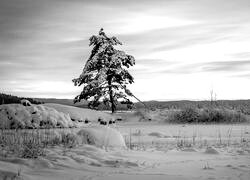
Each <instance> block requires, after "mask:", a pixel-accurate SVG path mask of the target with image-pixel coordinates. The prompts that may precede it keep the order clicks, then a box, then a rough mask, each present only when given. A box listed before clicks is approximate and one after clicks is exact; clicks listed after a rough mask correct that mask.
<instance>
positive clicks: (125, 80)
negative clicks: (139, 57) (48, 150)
mask: <svg viewBox="0 0 250 180" xmlns="http://www.w3.org/2000/svg"><path fill="white" fill-rule="evenodd" d="M89 40H90V44H89V45H90V46H93V50H92V51H91V54H90V57H89V59H88V60H87V62H86V64H85V66H84V68H83V71H82V74H81V75H80V76H79V78H76V79H73V80H72V81H73V82H74V84H75V86H81V85H83V90H82V92H81V93H80V95H78V96H76V97H75V99H74V102H80V101H81V100H82V99H84V100H87V101H89V104H88V106H89V107H90V108H97V107H98V106H99V105H100V104H101V103H102V102H103V103H104V104H105V105H106V106H109V107H110V108H111V111H112V113H114V112H115V110H116V106H117V104H118V102H121V103H122V104H126V105H127V107H128V108H132V105H133V103H132V101H131V100H130V99H129V96H133V94H132V93H131V92H130V91H129V90H128V89H127V87H126V85H127V84H132V83H133V82H134V78H133V77H132V76H131V74H130V73H129V72H128V70H127V68H129V67H130V66H133V65H134V64H135V59H134V57H133V56H131V55H128V54H126V53H125V52H123V51H120V50H117V49H115V48H114V46H116V45H122V43H121V42H120V41H119V40H118V39H117V38H116V37H107V36H106V34H105V33H104V31H103V29H101V30H100V31H99V35H97V36H96V35H93V36H91V37H90V39H89Z"/></svg>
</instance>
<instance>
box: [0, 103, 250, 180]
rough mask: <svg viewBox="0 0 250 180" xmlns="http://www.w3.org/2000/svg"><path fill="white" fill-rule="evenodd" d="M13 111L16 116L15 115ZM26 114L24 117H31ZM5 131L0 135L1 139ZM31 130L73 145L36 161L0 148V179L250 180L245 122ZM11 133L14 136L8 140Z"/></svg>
mask: <svg viewBox="0 0 250 180" xmlns="http://www.w3.org/2000/svg"><path fill="white" fill-rule="evenodd" d="M48 106H50V107H48V111H49V112H55V111H54V110H51V109H50V108H54V107H56V108H55V109H56V110H57V111H58V112H56V113H57V114H58V113H59V114H60V113H61V112H63V113H66V111H68V113H66V115H67V116H68V115H69V116H70V117H71V119H72V116H75V119H78V118H79V116H82V115H81V113H83V112H80V111H82V110H80V109H78V110H77V109H75V108H68V109H67V108H66V107H65V106H59V105H53V104H52V105H48ZM65 108H66V109H65ZM18 109H20V107H19V106H18ZM29 109H31V108H29ZM40 109H42V108H40ZM33 110H34V109H32V111H28V112H33ZM38 110H39V109H38ZM38 110H37V111H36V112H37V113H36V114H38V112H39V113H45V114H46V112H47V111H45V110H47V109H46V108H45V109H42V111H41V110H40V111H38ZM6 112H7V111H4V112H2V115H5V114H6ZM34 112H35V111H34ZM84 112H85V115H87V116H86V117H84V118H82V119H80V120H81V121H82V120H84V119H85V118H91V117H95V118H98V117H99V116H100V115H101V114H96V113H95V114H93V116H92V113H93V112H94V111H88V113H86V112H87V111H85V110H84ZM13 113H14V115H15V111H13ZM30 114H31V115H29V114H27V116H28V117H31V118H32V113H30ZM83 114H84V113H83ZM14 115H13V117H15V116H14ZM44 116H45V115H44ZM107 118H110V117H109V116H107ZM6 122H8V119H6ZM4 132H5V131H1V137H4V136H3V133H4ZM6 132H7V135H10V137H12V139H11V138H10V141H15V139H16V138H17V139H18V137H19V136H22V134H23V133H26V134H28V136H25V137H26V138H29V137H33V136H35V135H36V134H34V130H19V131H15V130H7V131H6ZM35 132H38V133H39V134H45V133H48V132H49V133H50V134H52V135H53V137H56V138H58V139H61V138H62V137H63V136H64V135H65V134H67V137H70V138H71V139H74V140H76V142H77V144H76V145H75V146H72V147H71V146H65V145H63V144H61V145H54V146H47V147H46V148H45V156H39V157H38V158H20V157H18V156H15V154H11V153H9V152H8V151H6V148H5V147H1V152H0V179H23V180H44V179H48V180H49V179H51V180H52V179H53V180H117V179H121V180H126V179H137V180H151V179H156V180H165V179H170V180H186V179H187V180H196V179H197V180H198V179H204V180H213V179H218V180H219V179H227V180H230V179H231V180H235V179H243V180H249V179H250V124H213V125H186V124H183V125H173V124H164V123H160V122H132V121H129V122H118V123H116V124H112V125H108V126H103V125H99V124H98V122H97V120H96V121H95V122H94V120H92V123H91V124H87V125H84V126H81V127H78V128H63V129H62V128H61V129H58V128H56V129H50V130H46V129H41V130H35ZM15 133H19V134H17V135H16V136H12V134H15ZM5 137H6V136H5ZM3 140H4V139H1V142H3Z"/></svg>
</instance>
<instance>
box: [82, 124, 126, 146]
mask: <svg viewBox="0 0 250 180" xmlns="http://www.w3.org/2000/svg"><path fill="white" fill-rule="evenodd" d="M77 135H78V136H80V139H82V140H84V141H85V142H84V143H85V144H90V145H95V146H97V147H105V148H126V145H125V141H124V138H123V136H122V135H121V133H120V132H119V131H117V130H116V129H113V128H110V127H105V126H98V125H96V126H90V127H88V128H83V129H81V130H80V131H79V132H78V133H77Z"/></svg>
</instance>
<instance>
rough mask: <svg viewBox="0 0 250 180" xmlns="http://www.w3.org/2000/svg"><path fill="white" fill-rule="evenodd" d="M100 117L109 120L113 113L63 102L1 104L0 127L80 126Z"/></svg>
mask: <svg viewBox="0 0 250 180" xmlns="http://www.w3.org/2000/svg"><path fill="white" fill-rule="evenodd" d="M98 118H101V119H102V120H104V121H109V120H111V119H112V115H111V114H108V113H104V112H100V111H95V110H90V109H83V108H77V107H73V106H67V105H61V104H49V103H48V104H43V105H31V106H23V105H22V104H5V105H0V128H4V129H16V128H20V129H26V128H69V127H80V126H81V125H82V124H83V122H84V121H85V120H88V121H91V122H97V121H98Z"/></svg>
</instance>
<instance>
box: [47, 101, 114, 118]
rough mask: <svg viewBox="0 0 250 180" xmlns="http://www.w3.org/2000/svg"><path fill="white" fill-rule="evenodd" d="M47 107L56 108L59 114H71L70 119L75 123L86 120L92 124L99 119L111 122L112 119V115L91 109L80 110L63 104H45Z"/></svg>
mask: <svg viewBox="0 0 250 180" xmlns="http://www.w3.org/2000/svg"><path fill="white" fill-rule="evenodd" d="M44 106H46V107H50V108H54V109H56V110H57V111H59V112H63V113H65V114H69V116H70V118H71V119H72V120H75V121H80V122H82V121H85V120H86V119H87V120H89V121H92V122H97V121H98V118H101V119H103V120H105V121H109V120H110V119H112V117H113V116H112V115H111V114H108V113H104V112H100V111H95V110H91V109H85V108H78V107H73V106H67V105H62V104H53V103H47V104H44Z"/></svg>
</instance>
